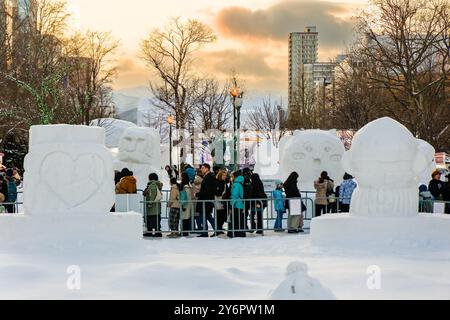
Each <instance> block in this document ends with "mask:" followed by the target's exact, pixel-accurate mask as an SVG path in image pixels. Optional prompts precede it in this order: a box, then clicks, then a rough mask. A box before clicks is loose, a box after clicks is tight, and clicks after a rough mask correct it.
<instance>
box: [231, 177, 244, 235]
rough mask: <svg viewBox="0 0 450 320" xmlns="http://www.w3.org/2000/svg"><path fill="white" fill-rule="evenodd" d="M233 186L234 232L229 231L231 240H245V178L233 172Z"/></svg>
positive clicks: (232, 223) (232, 220) (232, 221)
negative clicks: (235, 238) (237, 238)
mask: <svg viewBox="0 0 450 320" xmlns="http://www.w3.org/2000/svg"><path fill="white" fill-rule="evenodd" d="M232 179H233V182H232V183H233V184H232V187H231V208H232V210H233V214H232V217H231V225H232V230H231V231H228V236H229V237H230V238H234V237H240V238H244V237H245V236H246V234H245V231H243V230H245V226H244V224H245V217H244V209H245V201H244V177H243V176H242V175H240V173H238V172H233V175H232Z"/></svg>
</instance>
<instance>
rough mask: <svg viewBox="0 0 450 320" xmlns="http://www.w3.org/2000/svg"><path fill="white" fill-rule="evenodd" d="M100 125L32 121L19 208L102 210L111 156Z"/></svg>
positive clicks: (110, 183) (106, 204)
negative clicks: (22, 205)
mask: <svg viewBox="0 0 450 320" xmlns="http://www.w3.org/2000/svg"><path fill="white" fill-rule="evenodd" d="M104 140H105V133H104V130H103V129H102V128H95V127H83V126H69V125H52V126H33V127H31V130H30V148H29V153H28V155H27V156H26V157H25V163H24V168H25V175H24V190H25V192H24V208H25V213H27V214H34V213H38V214H48V213H49V212H50V211H58V212H61V211H64V212H67V211H91V212H93V211H96V212H108V211H109V210H110V209H111V207H112V205H113V204H114V176H113V174H114V170H113V168H112V157H111V154H110V153H109V151H108V150H107V149H106V148H105V147H104Z"/></svg>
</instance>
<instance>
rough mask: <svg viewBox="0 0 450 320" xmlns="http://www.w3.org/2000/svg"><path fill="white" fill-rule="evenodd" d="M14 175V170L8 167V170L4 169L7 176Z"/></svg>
mask: <svg viewBox="0 0 450 320" xmlns="http://www.w3.org/2000/svg"><path fill="white" fill-rule="evenodd" d="M13 175H14V170H13V169H11V168H9V169H8V170H6V176H7V177H12V176H13Z"/></svg>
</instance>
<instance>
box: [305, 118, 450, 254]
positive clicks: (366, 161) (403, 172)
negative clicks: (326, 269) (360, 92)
mask: <svg viewBox="0 0 450 320" xmlns="http://www.w3.org/2000/svg"><path fill="white" fill-rule="evenodd" d="M433 152H434V150H433V148H432V147H431V146H430V145H429V144H427V143H426V142H424V141H420V140H418V139H416V138H415V137H414V136H413V135H412V134H411V133H410V132H409V131H408V129H407V128H405V127H404V126H403V125H402V124H400V123H398V122H397V121H395V120H393V119H391V118H381V119H378V120H375V121H373V122H371V123H369V124H367V125H366V126H365V127H363V128H362V129H361V130H360V131H359V132H358V133H357V134H356V135H355V137H354V140H353V144H352V147H351V149H350V151H347V152H346V153H345V154H344V156H343V158H342V165H343V167H344V169H345V170H346V171H347V172H348V173H350V174H352V175H353V176H354V177H355V178H356V180H357V182H358V187H357V188H356V190H355V191H354V193H353V196H352V200H351V205H350V213H349V214H333V215H325V216H323V217H319V218H315V219H313V221H312V223H311V236H312V241H313V243H316V244H320V245H342V246H346V247H349V246H352V245H354V244H355V243H357V244H358V245H359V246H360V245H369V244H374V245H389V246H393V245H394V246H395V245H397V244H402V245H407V246H409V245H425V246H428V245H439V244H443V243H449V242H450V233H449V232H448V230H449V229H450V216H448V215H439V214H434V215H430V214H419V213H418V206H419V196H418V180H419V176H420V174H421V173H422V172H423V171H424V170H426V169H429V168H430V167H431V165H432V160H431V158H430V157H431V156H432V154H433Z"/></svg>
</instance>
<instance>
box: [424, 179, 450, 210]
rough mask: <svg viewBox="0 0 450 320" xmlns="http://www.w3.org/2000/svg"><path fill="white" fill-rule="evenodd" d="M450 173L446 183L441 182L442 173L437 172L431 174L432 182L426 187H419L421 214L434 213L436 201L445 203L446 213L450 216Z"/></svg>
mask: <svg viewBox="0 0 450 320" xmlns="http://www.w3.org/2000/svg"><path fill="white" fill-rule="evenodd" d="M449 179H450V173H449V174H447V175H446V176H445V181H442V180H441V172H440V171H439V170H435V171H434V172H433V173H432V174H431V180H430V183H429V184H428V188H427V186H426V185H424V184H423V185H421V186H419V197H420V206H419V211H420V212H434V208H433V204H434V203H435V202H436V201H444V202H445V205H444V213H446V214H450V182H449Z"/></svg>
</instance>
